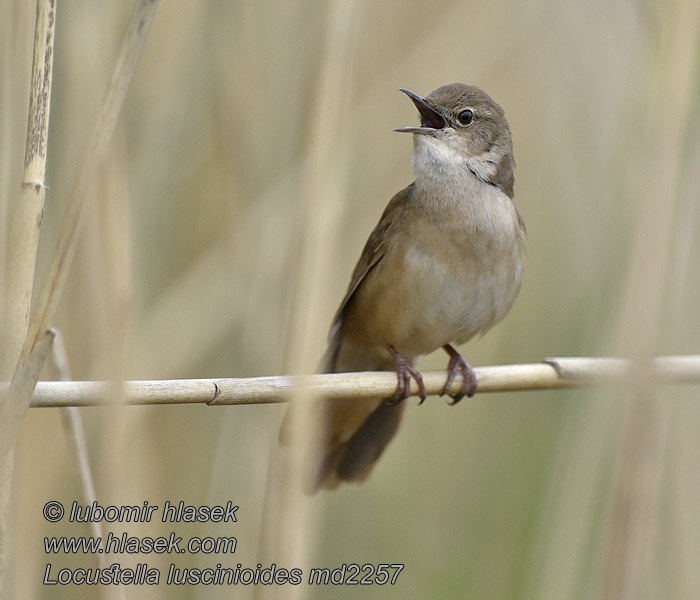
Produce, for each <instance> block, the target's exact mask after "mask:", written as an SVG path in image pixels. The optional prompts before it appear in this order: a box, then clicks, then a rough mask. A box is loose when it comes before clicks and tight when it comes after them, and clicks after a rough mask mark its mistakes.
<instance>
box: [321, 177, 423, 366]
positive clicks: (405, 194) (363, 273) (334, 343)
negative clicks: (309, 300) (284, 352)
mask: <svg viewBox="0 0 700 600" xmlns="http://www.w3.org/2000/svg"><path fill="white" fill-rule="evenodd" d="M413 187H414V184H411V185H409V186H408V187H405V188H404V189H402V190H401V191H400V192H398V193H397V194H396V195H395V196H394V197H393V198H392V199H391V201H390V202H389V204H388V205H387V207H386V208H385V209H384V213H383V214H382V216H381V218H380V219H379V223H377V226H376V227H375V228H374V231H372V233H371V234H370V236H369V239H368V240H367V243H366V244H365V247H364V249H363V250H362V254H361V255H360V260H358V261H357V265H356V266H355V270H354V271H353V273H352V278H351V279H350V285H349V286H348V290H347V292H346V293H345V297H344V298H343V300H342V302H341V303H340V306H339V307H338V310H337V311H336V313H335V316H334V317H333V321H332V323H331V328H330V331H329V332H328V349H327V350H326V353H325V354H324V355H323V359H322V360H321V365H320V368H319V370H320V371H321V372H323V373H332V372H333V371H334V370H335V363H336V360H337V358H338V351H339V350H340V343H341V340H342V335H341V333H342V329H343V317H344V316H345V311H346V310H347V308H348V306H349V304H350V302H351V301H352V298H353V296H354V295H355V292H356V291H357V290H358V289H359V287H360V286H361V285H362V282H363V281H364V280H365V278H366V277H367V275H368V274H369V272H370V271H371V270H372V269H374V267H376V266H377V265H378V264H379V262H380V261H381V260H382V258H383V256H384V253H385V251H386V244H387V239H388V238H389V237H391V234H392V231H391V230H392V229H393V228H394V227H395V226H396V221H397V219H396V218H395V217H396V213H398V212H401V211H402V210H403V209H404V208H405V206H406V203H407V202H409V201H410V198H411V192H412V191H413Z"/></svg>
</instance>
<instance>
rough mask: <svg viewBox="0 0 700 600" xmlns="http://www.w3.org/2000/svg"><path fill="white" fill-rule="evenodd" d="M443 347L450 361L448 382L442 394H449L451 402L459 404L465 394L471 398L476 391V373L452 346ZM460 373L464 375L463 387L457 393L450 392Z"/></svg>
mask: <svg viewBox="0 0 700 600" xmlns="http://www.w3.org/2000/svg"><path fill="white" fill-rule="evenodd" d="M443 349H444V350H445V352H447V353H448V354H449V355H450V362H449V364H448V365H447V382H446V383H445V387H443V388H442V392H440V395H441V396H443V395H445V394H448V395H449V396H450V397H451V398H452V402H450V404H457V402H459V401H460V400H461V399H462V398H464V396H467V397H469V398H471V397H472V396H473V395H474V394H475V393H476V383H477V382H476V373H474V369H472V368H471V367H470V366H469V363H468V362H467V361H466V360H464V358H463V357H462V355H461V354H460V353H459V352H457V350H455V349H454V348H453V347H452V346H450V345H449V344H446V345H445V346H443ZM458 373H459V374H460V375H461V376H462V388H461V389H460V390H459V392H457V393H456V394H450V393H449V392H450V388H451V387H452V383H453V382H454V380H455V377H456V376H457V374H458Z"/></svg>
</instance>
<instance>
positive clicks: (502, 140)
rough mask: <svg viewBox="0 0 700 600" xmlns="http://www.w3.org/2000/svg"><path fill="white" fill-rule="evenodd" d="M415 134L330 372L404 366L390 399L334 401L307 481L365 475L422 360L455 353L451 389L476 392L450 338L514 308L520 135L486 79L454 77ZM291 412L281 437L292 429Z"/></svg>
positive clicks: (519, 259)
mask: <svg viewBox="0 0 700 600" xmlns="http://www.w3.org/2000/svg"><path fill="white" fill-rule="evenodd" d="M401 91H402V92H403V93H404V94H406V95H407V96H408V97H409V98H410V99H411V100H412V101H413V103H414V104H415V105H416V108H418V112H419V113H420V122H421V124H420V127H402V128H398V129H395V130H394V131H401V132H407V133H412V134H414V135H413V146H414V147H413V156H412V158H411V166H412V168H413V172H414V174H415V181H414V182H413V183H412V184H410V185H409V186H408V187H406V188H404V189H403V190H401V191H400V192H399V193H398V194H396V195H395V196H394V197H393V198H392V200H391V202H389V204H388V206H387V207H386V209H385V210H384V214H383V215H382V217H381V219H380V220H379V223H378V224H377V226H376V227H375V229H374V231H373V232H372V234H371V235H370V237H369V240H368V241H367V243H366V245H365V247H364V250H363V251H362V256H361V257H360V260H359V262H358V263H357V266H356V267H355V271H354V273H353V275H352V279H351V281H350V285H349V287H348V290H347V293H346V294H345V298H344V299H343V301H342V302H341V303H340V308H338V311H337V313H336V315H335V318H334V319H333V323H332V325H331V329H330V333H329V336H328V350H327V351H326V353H325V355H324V358H323V362H322V364H321V369H320V370H321V371H322V372H325V373H336V372H351V371H390V370H396V373H397V377H398V385H397V388H396V392H395V393H394V395H393V397H392V398H389V399H386V400H381V399H376V398H367V399H365V400H359V401H358V400H341V401H338V400H333V401H330V400H324V401H320V402H319V403H317V405H315V406H314V408H313V419H314V422H313V423H312V424H311V426H310V428H309V430H310V431H312V432H313V438H312V439H310V440H307V441H306V442H305V446H306V447H305V454H304V456H305V457H306V463H307V469H306V472H305V473H304V487H305V489H306V491H307V492H309V493H313V492H315V491H317V490H318V489H319V488H327V489H332V488H335V487H336V486H337V485H338V483H340V482H341V481H354V482H362V481H364V480H365V478H366V477H367V475H368V474H369V472H370V470H371V469H372V466H373V465H374V464H375V462H376V461H377V459H378V458H379V456H380V455H381V453H382V452H383V450H384V449H385V448H386V446H387V444H388V443H389V442H390V441H391V439H392V437H393V436H394V434H395V433H396V431H397V429H398V427H399V423H400V420H401V416H402V413H403V410H404V406H405V403H404V402H403V400H405V399H406V398H407V397H408V396H409V394H410V382H411V378H413V379H415V381H416V383H417V384H418V388H419V393H420V397H421V402H422V401H423V400H424V399H425V397H426V391H425V387H424V385H423V381H422V378H421V375H420V373H419V372H418V371H417V370H416V369H415V364H416V359H417V357H418V356H420V355H422V354H428V353H430V352H433V351H434V350H436V349H438V348H443V349H445V350H446V351H447V353H448V354H449V356H450V360H449V364H448V368H447V370H448V377H447V382H446V384H445V387H444V389H443V392H442V393H443V394H445V393H448V392H449V390H450V389H451V386H452V383H453V381H454V379H455V377H456V376H457V375H461V377H462V386H461V389H460V391H459V393H457V394H456V395H454V396H453V399H454V400H453V403H456V402H458V401H459V400H460V399H461V398H462V397H463V396H465V395H466V396H472V395H473V394H474V393H475V391H476V387H477V380H476V376H475V374H474V371H473V370H472V368H471V367H470V366H469V364H468V363H467V362H466V361H465V360H464V359H463V358H462V356H461V355H460V354H459V353H458V352H457V351H456V350H455V349H454V348H453V347H452V344H462V343H464V342H466V341H467V340H469V339H470V338H472V337H474V336H475V335H476V334H478V333H481V334H483V333H484V332H486V331H488V330H489V329H490V328H491V327H492V326H493V325H495V324H496V323H498V322H499V321H500V320H501V319H502V318H503V317H504V316H505V314H506V313H507V312H508V310H509V309H510V307H511V306H512V304H513V302H514V301H515V297H516V296H517V294H518V291H519V289H520V282H521V278H522V274H523V268H524V265H525V253H526V252H525V246H526V243H525V225H524V223H523V220H522V218H521V217H520V215H519V214H518V211H517V210H516V208H515V205H514V204H513V201H512V198H513V182H514V179H513V170H514V168H515V161H514V159H513V144H512V140H511V134H510V128H509V127H508V123H507V121H506V118H505V115H504V113H503V110H502V109H501V107H500V106H499V105H498V104H496V103H495V102H494V101H493V100H492V99H491V98H490V97H489V96H488V95H487V94H485V93H484V92H483V91H481V90H480V89H479V88H476V87H473V86H469V85H465V84H463V83H453V84H450V85H446V86H443V87H440V88H438V89H437V90H435V91H433V92H431V93H430V94H429V95H428V96H426V97H425V98H423V97H421V96H418V95H417V94H414V93H413V92H410V91H408V90H404V89H402V90H401ZM286 421H288V419H285V423H283V427H282V430H281V432H280V438H281V440H282V442H283V443H284V442H285V441H286V440H287V438H288V434H287V432H286V429H288V424H287V423H286Z"/></svg>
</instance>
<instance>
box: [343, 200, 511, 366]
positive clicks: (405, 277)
mask: <svg viewBox="0 0 700 600" xmlns="http://www.w3.org/2000/svg"><path fill="white" fill-rule="evenodd" d="M523 235H524V234H523V233H522V232H521V231H520V226H519V221H518V216H517V212H516V210H515V207H514V206H513V204H512V202H511V201H510V199H509V198H508V197H507V196H505V194H502V193H500V195H499V194H494V195H493V197H486V198H484V199H483V202H482V203H480V204H476V205H473V204H468V203H465V205H464V206H457V207H453V209H452V210H448V211H447V212H444V211H443V214H439V215H437V216H436V214H435V213H434V212H433V211H431V210H427V211H415V212H414V214H410V215H406V218H405V223H403V224H402V226H401V227H397V228H396V230H395V233H394V234H393V235H392V236H391V238H390V239H389V240H387V246H386V253H385V255H384V257H383V258H382V260H381V261H380V262H379V263H378V265H377V266H376V267H375V268H374V269H373V270H372V271H371V272H370V273H369V274H368V276H367V278H366V281H365V282H363V284H362V286H361V288H360V289H358V293H357V297H356V298H354V299H353V303H352V304H353V306H351V307H350V310H349V313H348V315H347V318H348V321H349V322H348V325H350V326H351V327H352V329H354V330H355V332H356V333H357V334H358V335H360V336H362V337H364V338H366V339H371V340H372V344H377V345H386V344H393V345H394V346H395V347H396V348H397V349H398V350H399V352H401V353H402V354H405V355H406V356H409V357H415V356H418V355H421V354H427V353H429V352H432V351H433V350H435V349H437V348H439V347H440V346H443V345H444V344H448V343H452V342H455V343H462V342H464V341H466V340H468V339H469V338H471V337H472V336H474V335H475V334H477V333H479V332H484V331H486V330H487V329H489V328H490V327H491V326H492V325H494V324H495V323H496V322H498V321H499V320H500V319H502V318H503V316H505V314H506V312H507V311H508V309H509V308H510V306H511V305H512V303H513V301H514V300H515V296H516V295H517V292H518V289H519V287H520V279H521V274H522V270H523V263H524V237H523Z"/></svg>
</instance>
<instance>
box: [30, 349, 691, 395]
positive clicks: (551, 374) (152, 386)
mask: <svg viewBox="0 0 700 600" xmlns="http://www.w3.org/2000/svg"><path fill="white" fill-rule="evenodd" d="M474 370H475V371H476V374H477V377H478V378H479V389H478V390H477V391H478V392H479V393H492V392H515V391H534V390H552V389H563V388H577V387H584V386H601V385H627V384H629V383H630V379H631V378H633V377H635V376H636V375H637V374H638V373H639V372H640V371H646V372H647V373H648V379H649V381H650V382H652V383H654V384H660V385H661V384H663V385H668V384H693V383H695V384H697V383H700V355H690V356H663V357H658V358H655V359H653V360H652V361H650V362H649V363H648V364H647V365H644V366H643V367H642V366H640V365H639V364H638V363H634V362H632V361H628V360H625V359H621V358H550V359H547V361H546V362H543V363H533V364H524V365H500V366H492V367H476V368H475V369H474ZM423 380H424V382H425V387H426V389H427V391H428V393H429V394H430V395H433V396H437V395H438V394H439V393H440V391H441V390H442V387H443V386H444V385H445V371H425V372H423ZM460 385H461V382H460V381H459V379H457V380H456V381H454V382H453V384H452V386H453V387H452V389H453V390H454V391H455V392H456V391H457V390H458V389H459V387H460ZM395 389H396V375H395V374H394V373H390V372H367V373H330V374H322V375H300V376H290V377H287V376H277V377H250V378H237V379H233V378H232V379H180V380H158V381H127V382H125V383H121V382H107V381H42V382H39V383H38V384H37V386H36V390H35V392H34V397H33V398H32V403H31V405H32V406H33V407H60V406H77V407H80V406H100V405H104V404H107V403H108V402H109V400H108V399H109V398H110V397H113V395H114V393H115V391H116V390H118V391H120V392H122V393H123V394H124V398H125V402H126V404H129V405H165V404H208V405H210V406H228V405H247V404H274V403H279V402H289V401H290V400H291V401H294V400H295V399H296V397H297V395H298V391H299V390H303V391H304V392H305V394H307V395H306V396H304V401H305V403H308V402H309V398H314V397H324V398H329V399H334V400H340V399H353V398H358V399H359V398H368V397H370V398H386V397H389V396H391V395H392V394H393V392H394V390H395ZM416 392H417V390H416V387H415V383H413V384H412V387H411V393H412V395H414V396H415V395H416Z"/></svg>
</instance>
